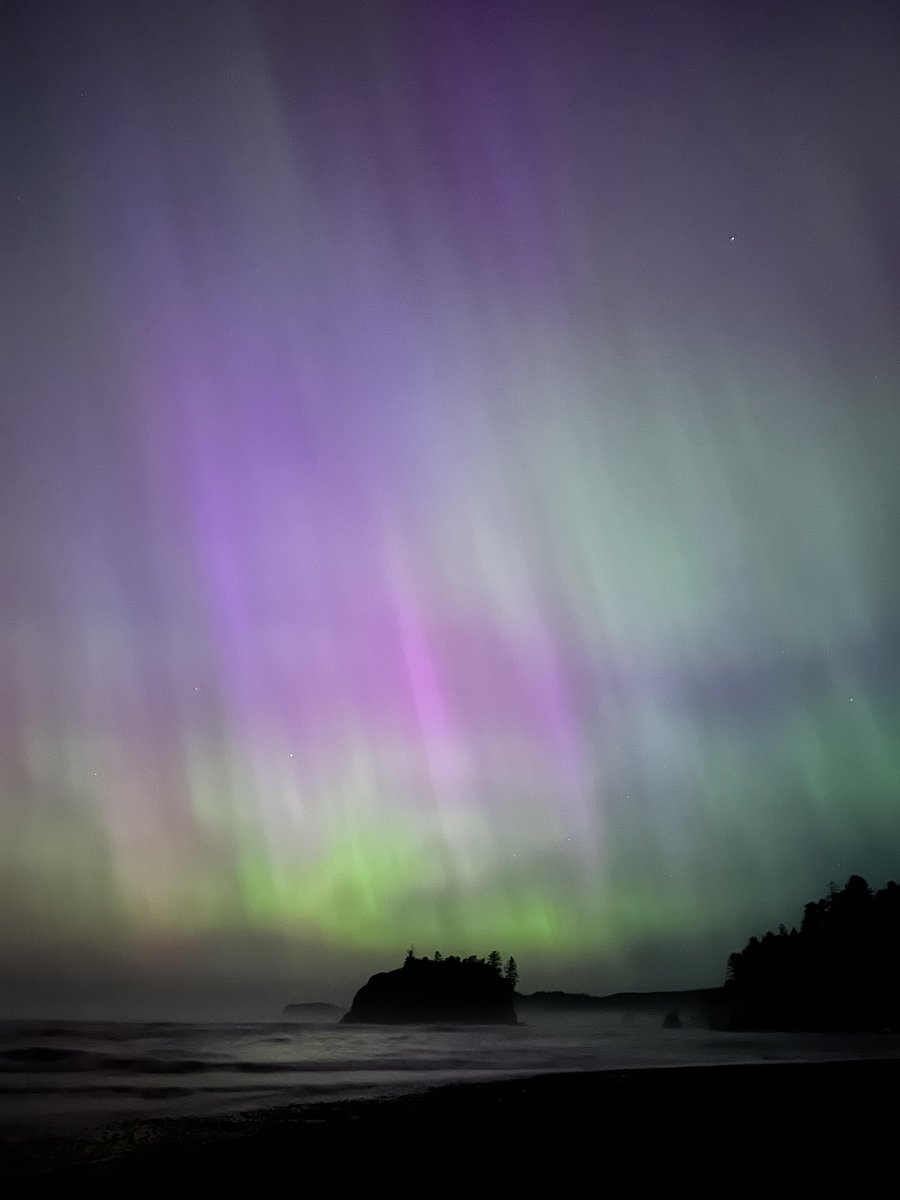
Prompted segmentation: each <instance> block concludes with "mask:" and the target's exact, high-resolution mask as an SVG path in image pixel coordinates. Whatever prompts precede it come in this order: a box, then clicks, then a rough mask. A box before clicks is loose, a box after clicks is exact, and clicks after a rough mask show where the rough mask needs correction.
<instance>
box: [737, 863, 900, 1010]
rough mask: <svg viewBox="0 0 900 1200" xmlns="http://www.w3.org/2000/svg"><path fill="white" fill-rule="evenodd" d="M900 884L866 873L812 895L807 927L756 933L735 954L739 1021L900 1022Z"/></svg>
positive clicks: (804, 922)
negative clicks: (873, 881) (876, 886)
mask: <svg viewBox="0 0 900 1200" xmlns="http://www.w3.org/2000/svg"><path fill="white" fill-rule="evenodd" d="M898 950H900V887H898V885H897V884H896V883H894V882H893V881H891V882H889V883H888V884H886V886H885V887H883V888H882V889H881V890H880V891H873V890H872V888H870V887H869V885H868V883H867V882H866V881H865V879H863V878H862V876H861V875H851V876H850V878H849V879H848V880H847V883H846V884H845V886H844V887H843V888H836V887H835V886H834V884H832V885H831V888H830V890H829V893H828V895H827V896H825V897H823V898H822V899H821V900H812V901H810V902H809V903H808V904H807V905H806V906H805V908H804V910H803V920H802V921H801V924H800V928H799V929H797V928H792V929H790V930H788V929H786V928H785V926H784V925H781V926H779V929H778V932H777V933H773V932H772V931H771V930H770V931H769V932H768V933H766V934H765V935H764V936H763V937H762V938H756V937H752V938H750V940H749V942H748V943H747V945H746V947H745V948H744V949H743V950H742V951H741V952H740V953H739V954H732V955H731V957H730V958H729V960H728V976H727V979H726V983H725V994H726V996H727V998H728V999H729V1001H730V1003H731V1005H732V1007H733V1011H734V1014H735V1022H736V1024H739V1025H743V1026H745V1027H756V1028H760V1027H763V1028H770V1029H775V1028H778V1029H801V1028H803V1029H810V1028H823V1029H824V1028H828V1029H839V1028H847V1029H851V1028H852V1029H859V1028H865V1029H885V1028H888V1029H891V1028H900V954H898Z"/></svg>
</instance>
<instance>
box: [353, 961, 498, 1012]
mask: <svg viewBox="0 0 900 1200" xmlns="http://www.w3.org/2000/svg"><path fill="white" fill-rule="evenodd" d="M514 995H515V993H514V990H513V986H512V984H511V983H510V982H509V980H507V979H504V978H503V977H502V976H501V975H500V974H498V972H497V971H496V970H494V968H493V967H490V966H489V965H488V964H487V963H485V962H482V961H481V960H480V959H479V960H466V959H463V960H460V959H456V958H447V959H440V960H438V961H435V960H433V959H430V958H413V957H412V956H410V957H409V958H407V960H406V962H405V963H404V964H403V966H402V967H401V968H400V969H399V970H397V971H383V972H381V973H380V974H378V975H373V976H372V978H371V979H370V980H369V982H368V983H366V984H364V985H363V986H362V987H361V988H360V989H359V991H358V992H357V993H356V995H355V996H354V998H353V1006H352V1007H351V1009H350V1011H349V1012H348V1013H347V1015H346V1016H345V1017H344V1018H343V1020H344V1021H345V1022H347V1023H348V1024H380V1025H418V1024H428V1025H432V1024H445V1023H446V1024H452V1025H457V1024H467V1025H518V1023H519V1020H518V1017H517V1016H516V1010H515V1007H514V1004H513V1000H514Z"/></svg>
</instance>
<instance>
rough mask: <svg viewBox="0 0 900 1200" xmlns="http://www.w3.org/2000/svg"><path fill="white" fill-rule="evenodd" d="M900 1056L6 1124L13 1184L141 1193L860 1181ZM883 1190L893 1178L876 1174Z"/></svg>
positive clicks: (881, 1149)
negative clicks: (184, 1114) (111, 1119)
mask: <svg viewBox="0 0 900 1200" xmlns="http://www.w3.org/2000/svg"><path fill="white" fill-rule="evenodd" d="M898 1117H900V1060H888V1061H877V1060H876V1061H862V1062H861V1061H854V1062H835V1063H829V1062H826V1063H821V1062H819V1063H808V1064H794V1063H787V1064H785V1063H772V1064H760V1065H752V1066H746V1065H742V1066H704V1067H671V1068H659V1069H646V1070H628V1071H599V1072H590V1073H575V1074H561V1075H539V1076H532V1077H529V1078H524V1079H516V1080H503V1081H499V1082H490V1083H464V1084H453V1085H448V1086H444V1087H439V1088H434V1089H432V1090H429V1091H426V1092H421V1093H417V1094H415V1095H410V1096H401V1097H397V1098H393V1099H389V1100H354V1101H346V1102H343V1103H328V1104H314V1105H305V1106H302V1107H301V1106H286V1107H284V1108H278V1109H271V1110H266V1111H261V1112H255V1113H250V1114H240V1115H235V1116H230V1117H217V1118H190V1119H182V1120H173V1119H164V1118H160V1119H156V1120H152V1121H141V1122H128V1123H121V1124H118V1125H115V1126H111V1127H109V1128H108V1129H107V1130H104V1131H103V1132H102V1133H100V1134H92V1135H90V1136H85V1137H84V1138H78V1137H59V1138H46V1137H44V1138H40V1139H35V1138H31V1139H24V1140H21V1139H19V1138H16V1139H12V1140H9V1139H8V1140H6V1141H4V1143H3V1144H2V1146H0V1182H2V1181H5V1182H7V1183H10V1182H12V1183H14V1184H16V1185H17V1186H18V1187H20V1188H22V1189H23V1190H22V1191H21V1192H20V1193H19V1194H26V1189H27V1194H36V1192H37V1191H38V1190H40V1191H41V1192H43V1191H44V1189H45V1188H46V1189H47V1190H48V1191H54V1190H56V1189H57V1188H58V1189H60V1190H61V1189H63V1188H65V1189H66V1190H68V1189H69V1188H71V1187H72V1186H73V1185H74V1186H75V1187H82V1186H91V1187H93V1186H97V1185H102V1184H103V1183H104V1182H108V1183H110V1184H114V1185H115V1186H116V1187H117V1188H118V1187H119V1186H123V1187H127V1188H128V1189H129V1190H131V1191H136V1192H137V1193H139V1194H143V1193H145V1192H148V1191H150V1190H156V1189H158V1188H168V1189H173V1188H177V1189H179V1190H180V1189H181V1188H183V1187H188V1186H190V1187H192V1188H194V1187H196V1188H201V1189H202V1190H204V1191H206V1190H208V1189H210V1188H213V1189H215V1190H216V1191H219V1190H225V1191H227V1192H229V1193H230V1192H231V1191H232V1190H245V1189H248V1190H249V1189H252V1190H253V1191H258V1190H259V1189H260V1188H265V1189H268V1188H272V1189H273V1190H275V1191H277V1192H278V1193H279V1194H280V1193H281V1192H282V1191H287V1190H289V1191H291V1192H295V1191H296V1192H302V1193H306V1194H310V1193H315V1194H320V1193H321V1192H323V1191H336V1192H338V1193H343V1191H344V1189H345V1188H346V1187H349V1186H352V1187H358V1186H359V1187H364V1188H366V1190H367V1191H368V1190H371V1189H372V1188H376V1189H377V1190H378V1191H379V1192H381V1191H382V1190H385V1189H387V1190H388V1191H396V1192H399V1194H401V1195H408V1194H413V1193H416V1192H419V1191H437V1192H438V1193H439V1194H445V1193H447V1192H448V1191H459V1190H461V1189H463V1188H464V1189H465V1190H466V1191H467V1192H471V1193H472V1194H473V1195H483V1194H487V1193H488V1192H492V1191H498V1192H501V1193H502V1194H504V1195H506V1194H509V1193H510V1192H516V1193H518V1194H523V1195H529V1194H531V1192H532V1191H533V1190H535V1189H537V1190H545V1189H551V1188H556V1187H559V1186H565V1187H566V1188H567V1189H568V1188H572V1189H573V1190H575V1191H580V1190H582V1188H584V1189H585V1190H593V1187H594V1185H611V1184H615V1186H616V1187H617V1188H618V1189H619V1190H621V1189H622V1188H625V1189H626V1190H628V1191H632V1190H634V1191H636V1192H638V1193H640V1192H641V1191H642V1190H643V1188H644V1186H649V1185H651V1184H652V1185H653V1186H661V1185H663V1186H666V1187H673V1188H674V1187H676V1186H677V1187H678V1189H679V1190H681V1189H682V1188H684V1187H687V1188H690V1187H692V1186H695V1185H696V1184H698V1183H700V1182H701V1181H702V1182H703V1183H704V1185H705V1186H715V1185H716V1184H717V1183H718V1187H717V1190H718V1191H719V1194H721V1193H722V1192H727V1193H734V1192H738V1193H742V1192H743V1191H744V1190H745V1187H749V1182H750V1181H751V1180H753V1181H754V1186H755V1187H757V1188H758V1186H759V1185H760V1183H762V1184H763V1185H765V1184H766V1183H767V1181H768V1182H770V1183H771V1187H772V1189H773V1190H774V1191H775V1192H776V1193H777V1192H779V1191H780V1190H781V1186H782V1185H784V1183H785V1181H786V1180H787V1178H788V1176H790V1178H791V1179H792V1180H793V1181H794V1182H793V1185H792V1186H795V1187H796V1186H800V1185H801V1184H802V1183H803V1181H804V1180H805V1181H806V1182H807V1183H812V1182H813V1181H816V1182H817V1183H820V1184H821V1183H825V1184H827V1183H828V1182H829V1181H831V1182H834V1181H835V1180H836V1178H837V1175H836V1173H837V1172H842V1171H849V1172H851V1173H852V1176H853V1179H854V1183H855V1186H856V1187H861V1186H864V1185H866V1184H867V1183H869V1182H871V1183H872V1185H873V1186H875V1185H876V1184H878V1180H879V1178H880V1177H881V1176H882V1174H883V1172H884V1171H885V1170H887V1171H889V1173H890V1174H893V1171H894V1164H895V1160H896V1155H897V1151H898V1128H900V1122H898ZM878 1186H879V1190H882V1188H881V1185H880V1184H878Z"/></svg>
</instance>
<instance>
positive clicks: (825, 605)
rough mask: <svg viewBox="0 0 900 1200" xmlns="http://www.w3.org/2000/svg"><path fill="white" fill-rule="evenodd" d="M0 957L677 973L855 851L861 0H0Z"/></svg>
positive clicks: (870, 390) (867, 154) (86, 992)
mask: <svg viewBox="0 0 900 1200" xmlns="http://www.w3.org/2000/svg"><path fill="white" fill-rule="evenodd" d="M0 29H2V79H3V89H4V90H3V103H2V117H0V120H2V172H0V187H2V227H0V228H2V232H0V236H2V260H0V261H2V273H3V284H4V286H3V291H2V325H0V330H2V332H0V338H2V342H0V352H2V374H0V377H2V386H3V392H2V419H3V425H2V431H0V455H2V489H3V490H2V545H3V560H4V570H3V578H2V583H0V639H2V641H0V645H2V679H3V701H2V767H0V770H2V808H0V895H2V899H3V909H4V921H3V922H2V923H0V971H2V989H3V994H4V996H5V997H7V998H8V1001H5V1003H8V1006H9V1007H11V1008H16V1007H17V1006H18V1007H19V1008H25V1009H27V1010H29V1011H30V1010H31V1009H34V1008H40V1009H43V1010H47V1011H49V1010H53V1009H55V1008H64V1007H65V1006H66V1005H73V1006H76V1007H77V1006H80V1007H81V1008H83V1009H90V1008H91V1006H92V1005H94V1006H95V1007H96V1006H97V1005H102V1004H104V1003H106V1002H107V1001H108V1002H109V1003H110V1004H111V1005H113V1006H115V1005H117V1004H121V1005H124V1006H127V1005H128V1004H131V1003H133V1002H135V998H136V997H143V998H144V999H146V998H147V997H151V998H154V1001H155V1002H156V1001H158V1002H159V1003H160V1004H161V1005H162V1004H164V1003H170V1002H171V1003H173V1004H174V1003H176V1002H181V1001H182V1000H184V999H185V998H186V997H193V998H197V997H200V998H203V999H204V1000H205V1001H206V1000H208V1001H209V1002H210V1003H213V1002H220V1001H221V1002H222V1003H225V1002H226V1001H228V1002H232V1001H235V999H236V998H237V999H240V1000H242V1001H243V1000H245V999H248V998H253V999H254V1000H260V1001H262V1000H265V1001H266V1002H268V1001H269V1000H270V999H272V1000H273V1002H274V1000H275V999H277V1000H278V1002H279V1003H281V1002H284V1001H287V1000H303V999H313V1000H314V999H330V998H331V997H332V996H338V997H346V996H349V994H350V992H352V990H353V988H354V987H355V986H357V985H358V983H359V982H360V980H361V976H364V975H365V973H366V972H367V970H369V969H376V968H380V967H384V966H392V965H395V964H396V961H397V960H398V956H401V955H402V953H403V952H404V951H405V949H406V947H407V946H408V945H410V944H414V945H415V946H416V947H417V948H418V949H420V950H422V951H423V952H430V951H431V950H432V949H433V948H434V947H435V946H439V947H441V948H443V949H444V950H445V951H449V952H456V953H462V954H467V953H472V952H477V953H486V952H487V951H488V950H489V949H491V948H492V947H493V946H495V945H496V946H498V947H499V948H500V949H501V950H502V951H503V952H504V953H513V954H515V956H516V958H517V959H518V961H519V963H520V965H521V968H522V983H523V986H524V987H525V988H526V990H530V989H531V988H536V987H542V986H543V987H553V986H566V987H573V988H577V989H578V990H593V991H613V990H617V989H619V988H626V987H643V988H647V987H665V986H685V987H687V986H701V985H706V984H711V983H716V982H718V981H719V980H720V979H721V977H722V975H723V972H724V964H725V958H726V957H727V954H728V953H729V952H730V951H731V950H734V949H738V948H739V947H740V946H741V945H742V944H743V942H744V940H745V939H746V937H747V936H748V935H749V934H750V933H753V932H758V931H759V927H760V926H762V927H765V926H766V925H771V924H773V923H776V924H777V922H778V921H779V920H786V921H790V920H791V919H794V918H795V917H796V915H797V914H798V912H799V906H800V905H802V903H803V902H804V901H805V900H808V899H811V898H813V897H814V896H818V895H820V894H821V893H822V892H823V890H824V889H825V887H826V886H827V883H828V880H829V879H831V878H835V879H838V880H842V879H844V878H846V876H847V875H848V874H849V873H850V872H851V871H856V872H859V873H861V874H865V875H866V876H867V877H869V878H870V881H871V882H873V883H875V884H879V885H880V884H882V883H883V882H884V881H885V880H886V879H887V878H888V877H891V876H894V877H896V875H897V873H898V869H900V868H898V860H900V688H898V668H900V566H898V563H900V555H898V551H900V536H898V534H900V519H898V515H900V510H898V498H900V472H898V461H900V453H898V451H900V405H898V383H900V349H898V347H900V274H898V261H900V260H898V250H900V82H898V81H900V23H898V19H897V14H896V10H895V9H893V8H892V6H890V5H887V4H880V3H875V2H872V3H867V2H857V3H846V4H843V3H831V2H827V0H822V2H821V3H817V4H805V3H796V4H793V3H758V4H754V5H729V4H724V5H723V4H721V3H714V2H713V0H710V2H709V3H693V2H687V3H684V4H680V3H679V4H674V3H673V4H667V3H641V2H638V0H633V2H631V3H569V2H568V0H559V2H558V3H555V2H549V0H548V2H546V3H537V2H528V0H521V2H519V3H515V2H513V0H484V2H482V3H476V2H474V0H472V2H461V0H445V2H444V3H438V2H437V0H434V2H432V0H421V2H419V3H415V2H413V0H408V2H395V0H383V2H377V3H376V2H372V3H366V2H364V0H353V2H350V0H347V2H344V0H337V2H332V0H318V2H316V3H305V2H298V3H288V2H287V0H259V2H251V0H245V2H239V0H216V2H212V0H210V2H206V0H198V2H196V3H189V4H184V3H182V4H178V3H174V2H172V3H169V2H166V0H146V2H144V0H125V2H120V3H115V2H113V0H96V2H91V0H84V2H79V3H70V4H66V3H56V2H53V0H49V2H47V3H41V4H35V3H26V2H19V0H13V2H7V3H5V4H4V6H3V8H2V16H0Z"/></svg>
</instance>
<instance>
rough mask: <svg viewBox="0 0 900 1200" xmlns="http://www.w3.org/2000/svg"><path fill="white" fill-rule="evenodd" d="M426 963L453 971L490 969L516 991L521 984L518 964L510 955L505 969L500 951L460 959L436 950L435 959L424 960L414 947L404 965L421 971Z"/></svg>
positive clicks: (407, 953) (408, 952) (409, 951)
mask: <svg viewBox="0 0 900 1200" xmlns="http://www.w3.org/2000/svg"><path fill="white" fill-rule="evenodd" d="M425 963H428V964H429V965H431V966H434V965H435V964H437V963H444V964H445V965H446V966H448V967H450V968H451V969H456V968H459V967H470V968H471V967H475V968H478V969H479V970H481V968H483V967H488V968H490V970H492V971H493V972H494V973H495V974H497V975H499V976H500V977H501V978H502V979H505V980H506V981H507V983H508V984H509V985H510V986H511V987H512V988H513V990H515V988H516V985H517V984H518V982H519V968H518V965H517V964H516V960H515V959H514V958H513V957H512V956H511V955H510V957H509V958H508V959H507V960H506V966H505V967H504V965H503V958H502V956H501V954H500V951H499V950H492V951H491V952H490V954H489V955H488V956H487V958H479V957H478V956H477V955H476V954H470V955H469V956H468V958H460V957H459V956H458V955H456V954H448V955H447V957H446V958H445V957H444V955H443V954H441V952H440V950H435V952H434V957H433V958H429V957H428V955H427V954H426V955H424V956H423V957H422V958H416V955H415V952H414V950H413V947H412V946H410V948H409V950H408V951H407V952H406V960H405V962H404V963H403V965H404V967H412V968H414V969H415V968H416V967H419V968H420V969H421V967H422V966H424V964H425Z"/></svg>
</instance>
